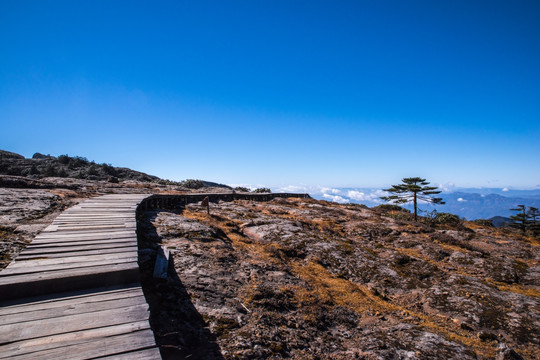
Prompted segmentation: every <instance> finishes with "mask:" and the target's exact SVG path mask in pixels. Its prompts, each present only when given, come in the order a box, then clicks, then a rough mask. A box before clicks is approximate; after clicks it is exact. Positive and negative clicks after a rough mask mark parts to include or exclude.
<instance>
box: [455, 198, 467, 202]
mask: <svg viewBox="0 0 540 360" xmlns="http://www.w3.org/2000/svg"><path fill="white" fill-rule="evenodd" d="M457 201H459V202H466V201H467V200H465V199H464V198H458V199H457Z"/></svg>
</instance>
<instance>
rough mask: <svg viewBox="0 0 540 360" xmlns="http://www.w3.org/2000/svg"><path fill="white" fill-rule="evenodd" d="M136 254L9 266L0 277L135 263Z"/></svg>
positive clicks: (0, 273)
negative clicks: (58, 262)
mask: <svg viewBox="0 0 540 360" xmlns="http://www.w3.org/2000/svg"><path fill="white" fill-rule="evenodd" d="M136 262H137V256H133V255H132V256H130V257H126V258H118V259H107V260H97V261H83V262H69V263H60V264H49V265H40V266H27V267H21V266H19V267H11V268H6V269H4V270H3V271H1V272H0V278H2V277H4V276H16V275H23V274H34V273H40V272H43V271H59V270H68V269H78V268H83V267H94V266H101V265H111V264H114V265H118V264H124V263H136Z"/></svg>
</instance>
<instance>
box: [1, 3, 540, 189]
mask: <svg viewBox="0 0 540 360" xmlns="http://www.w3.org/2000/svg"><path fill="white" fill-rule="evenodd" d="M539 19H540V2H539V1H516V0H514V1H493V0H489V1H487V0H486V1H471V0H467V1H432V0H430V1H360V0H358V1H294V0H289V1H241V2H240V1H116V2H113V1H64V2H57V1H22V0H17V1H0V148H1V149H4V150H8V151H13V152H17V153H20V154H23V155H25V156H27V157H29V156H32V154H33V153H34V152H42V153H50V154H52V155H60V154H65V153H67V154H69V155H81V156H86V157H88V158H89V159H92V160H95V161H97V162H107V163H112V164H113V165H115V166H127V167H131V168H134V169H137V170H141V171H145V172H148V173H150V174H154V175H158V176H161V177H164V178H170V179H175V180H181V179H185V178H202V179H206V180H213V181H219V182H223V183H229V184H230V183H235V184H239V183H247V184H265V185H269V186H271V185H279V184H311V185H329V186H387V185H388V184H392V183H397V182H399V180H400V179H401V178H402V177H406V176H423V177H427V178H428V180H431V181H432V182H434V183H446V182H452V183H455V184H456V185H458V186H489V187H504V186H515V187H536V186H538V185H540V161H539V157H540V141H539V138H540V21H539Z"/></svg>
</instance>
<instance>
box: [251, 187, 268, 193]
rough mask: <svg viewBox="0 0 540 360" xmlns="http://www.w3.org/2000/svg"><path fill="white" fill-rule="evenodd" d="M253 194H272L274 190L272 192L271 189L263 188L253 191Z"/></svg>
mask: <svg viewBox="0 0 540 360" xmlns="http://www.w3.org/2000/svg"><path fill="white" fill-rule="evenodd" d="M253 192H254V193H271V192H272V190H270V189H269V188H265V187H262V188H257V189H255V190H253Z"/></svg>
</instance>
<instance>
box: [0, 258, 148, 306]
mask: <svg viewBox="0 0 540 360" xmlns="http://www.w3.org/2000/svg"><path fill="white" fill-rule="evenodd" d="M138 281H139V267H138V266H137V263H135V262H129V263H125V264H118V265H104V266H94V267H84V268H78V269H67V270H59V271H45V272H42V273H36V274H23V275H16V276H6V277H0V301H1V300H7V299H13V298H22V297H27V296H37V295H42V294H50V293H54V292H63V291H68V290H78V289H84V288H92V287H100V286H110V285H117V284H122V283H132V282H138Z"/></svg>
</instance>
